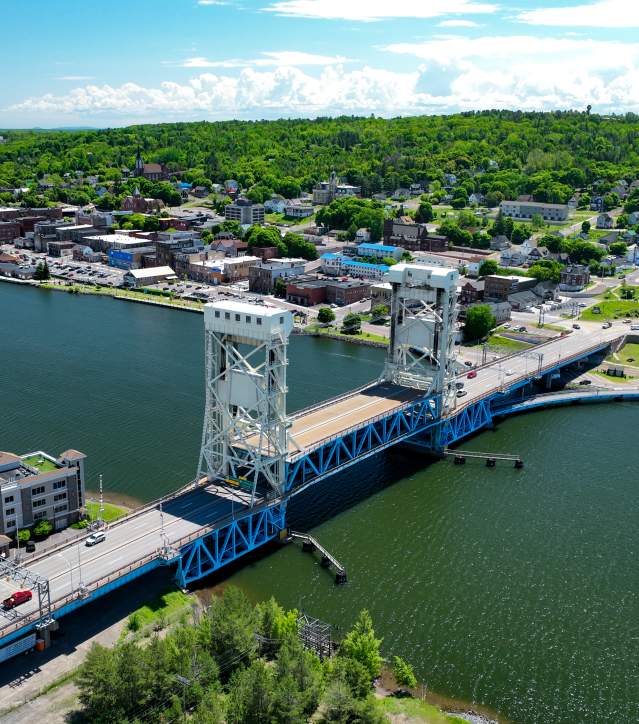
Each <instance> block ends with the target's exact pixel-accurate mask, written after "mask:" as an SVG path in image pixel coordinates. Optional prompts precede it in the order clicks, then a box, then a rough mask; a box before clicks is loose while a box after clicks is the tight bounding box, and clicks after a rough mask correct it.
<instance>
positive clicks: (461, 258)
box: [413, 251, 486, 276]
mask: <svg viewBox="0 0 639 724" xmlns="http://www.w3.org/2000/svg"><path fill="white" fill-rule="evenodd" d="M485 260H486V257H485V256H480V255H478V254H470V253H468V252H464V251H442V252H440V253H437V252H427V251H416V252H415V253H414V254H413V262H414V263H415V264H428V265H430V266H439V267H448V268H450V269H458V270H459V271H460V272H462V273H464V272H465V273H466V274H469V275H470V276H477V275H478V274H479V267H480V266H481V264H482V262H483V261H485Z"/></svg>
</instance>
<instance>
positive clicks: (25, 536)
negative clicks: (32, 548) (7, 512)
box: [18, 528, 31, 543]
mask: <svg viewBox="0 0 639 724" xmlns="http://www.w3.org/2000/svg"><path fill="white" fill-rule="evenodd" d="M18 540H19V541H20V543H26V542H27V541H29V540H31V531H30V530H28V529H26V528H23V529H22V530H19V531H18Z"/></svg>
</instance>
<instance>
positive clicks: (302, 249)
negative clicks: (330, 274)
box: [284, 231, 317, 261]
mask: <svg viewBox="0 0 639 724" xmlns="http://www.w3.org/2000/svg"><path fill="white" fill-rule="evenodd" d="M284 244H285V246H286V255H287V256H289V257H292V258H302V259H307V260H308V261H312V260H313V259H317V249H316V248H315V245H314V244H312V243H311V242H310V241H306V239H305V238H304V237H303V236H301V235H300V234H293V233H291V232H290V231H289V232H288V233H287V234H286V235H285V236H284Z"/></svg>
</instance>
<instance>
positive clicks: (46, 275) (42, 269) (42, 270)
mask: <svg viewBox="0 0 639 724" xmlns="http://www.w3.org/2000/svg"><path fill="white" fill-rule="evenodd" d="M33 278H34V279H36V280H37V281H39V282H43V281H46V280H47V279H50V278H51V272H50V271H49V265H48V264H47V261H46V259H45V260H44V262H41V261H40V262H38V265H37V266H36V270H35V272H34V274H33Z"/></svg>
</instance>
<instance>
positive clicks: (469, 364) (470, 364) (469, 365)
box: [464, 360, 473, 367]
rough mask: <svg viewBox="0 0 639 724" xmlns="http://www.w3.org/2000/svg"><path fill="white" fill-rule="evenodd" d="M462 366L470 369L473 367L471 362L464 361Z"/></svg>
mask: <svg viewBox="0 0 639 724" xmlns="http://www.w3.org/2000/svg"><path fill="white" fill-rule="evenodd" d="M464 364H465V365H466V367H472V366H473V363H472V362H469V361H468V360H466V361H465V362H464Z"/></svg>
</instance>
